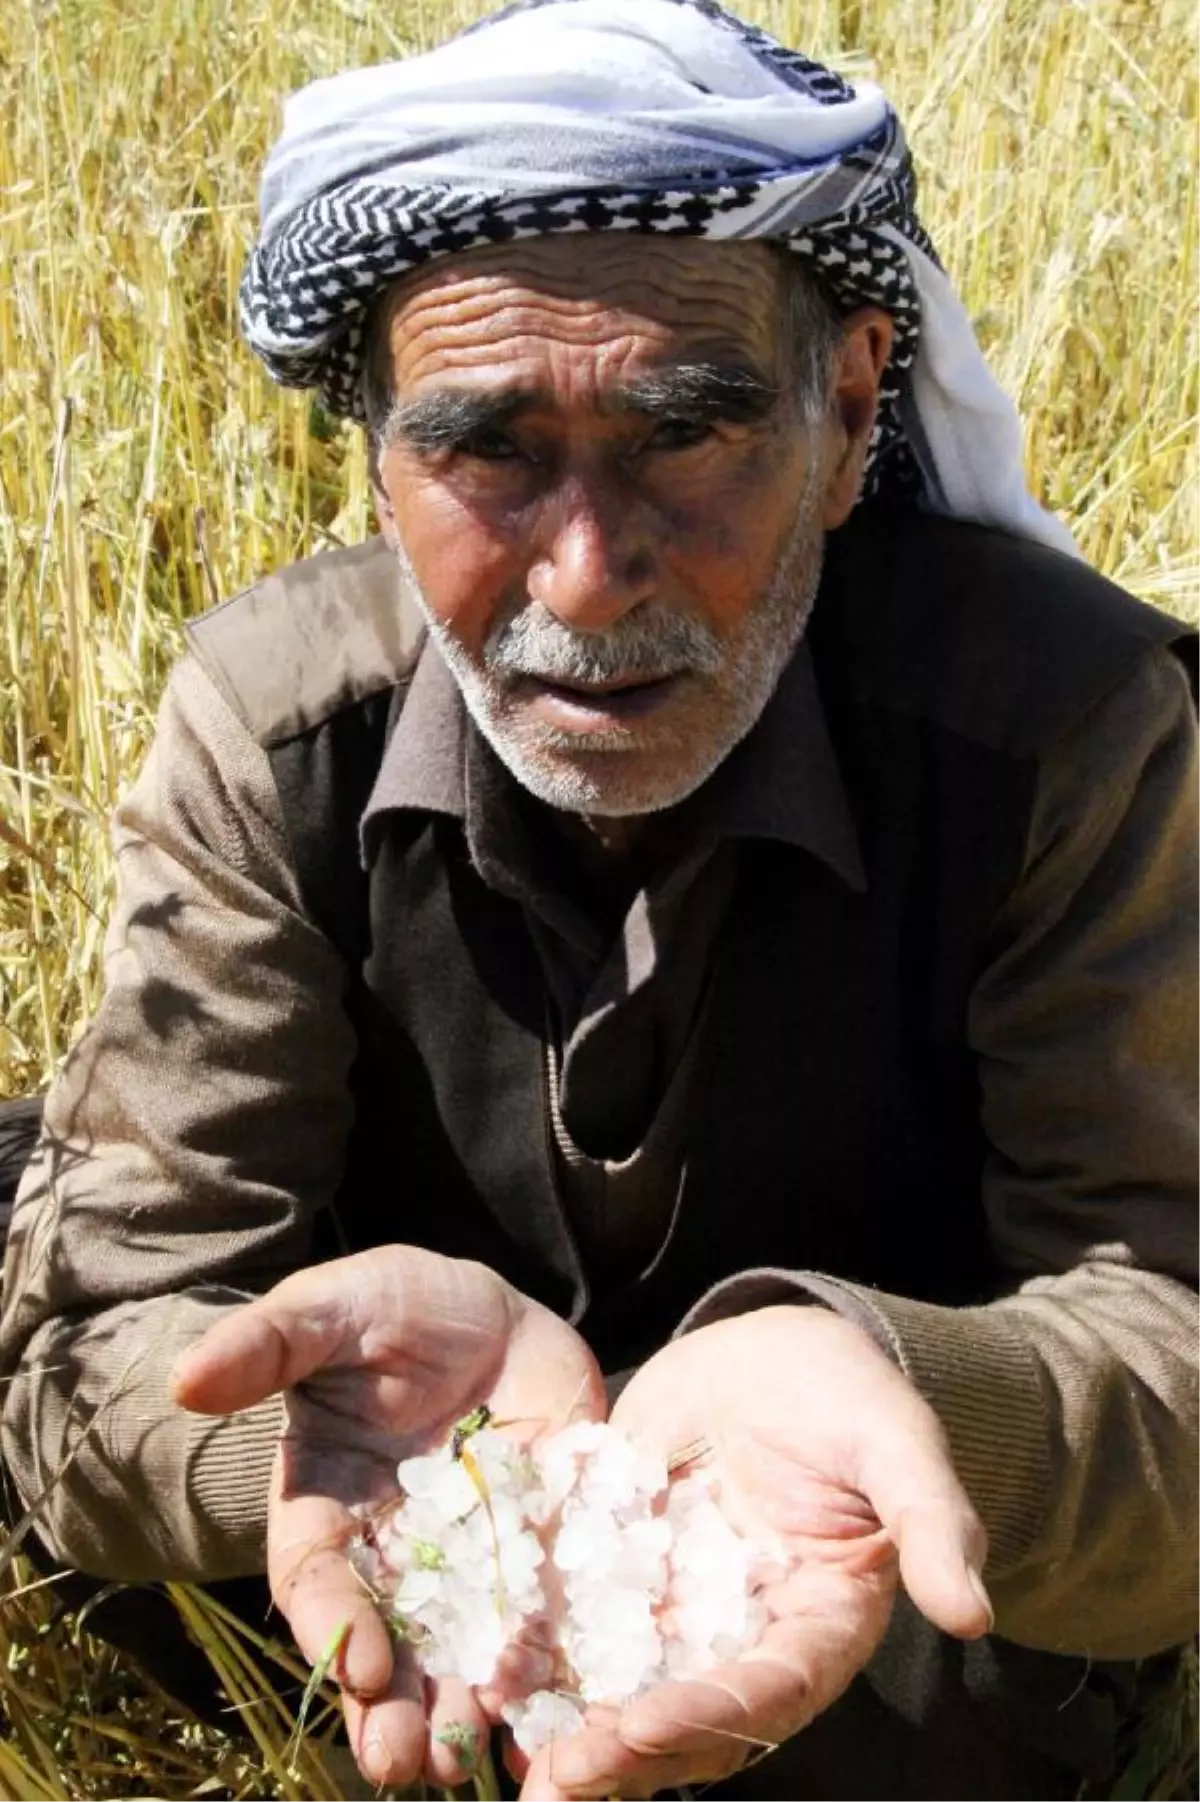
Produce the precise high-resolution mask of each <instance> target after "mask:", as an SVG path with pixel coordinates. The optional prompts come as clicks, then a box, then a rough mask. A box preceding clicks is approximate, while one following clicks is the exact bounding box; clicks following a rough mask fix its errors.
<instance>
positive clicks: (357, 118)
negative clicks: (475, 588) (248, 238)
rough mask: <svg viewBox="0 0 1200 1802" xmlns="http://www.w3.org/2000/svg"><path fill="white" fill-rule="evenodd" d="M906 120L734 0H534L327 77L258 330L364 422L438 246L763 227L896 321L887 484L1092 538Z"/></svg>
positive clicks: (884, 437) (281, 356)
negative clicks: (971, 304) (924, 197)
mask: <svg viewBox="0 0 1200 1802" xmlns="http://www.w3.org/2000/svg"><path fill="white" fill-rule="evenodd" d="M915 196H916V181H915V177H914V174H913V169H912V161H911V158H910V156H909V153H908V148H907V145H906V143H905V139H904V133H903V130H902V129H901V126H900V122H899V120H898V119H897V117H896V114H895V112H894V111H893V110H892V108H891V106H890V105H889V103H888V101H887V100H886V98H885V97H884V95H883V94H882V93H881V92H880V91H879V89H878V88H876V87H875V86H873V85H872V84H871V83H869V82H860V83H859V84H858V85H857V86H856V87H852V86H850V85H849V84H848V83H847V82H845V81H843V80H842V78H841V77H840V76H838V75H836V74H834V73H833V72H832V71H831V70H829V69H826V68H824V67H823V66H822V65H821V64H820V63H816V62H813V61H811V60H810V59H809V58H807V57H805V56H802V55H800V54H798V53H797V52H795V51H791V50H787V49H785V48H784V46H783V45H781V44H779V43H777V42H776V41H775V39H773V38H771V37H769V36H768V35H767V34H766V33H765V32H762V31H759V30H758V29H757V28H755V27H753V26H750V25H747V24H745V23H744V22H743V21H742V20H740V19H738V18H736V17H735V16H734V15H733V14H731V13H728V12H726V11H724V9H723V8H722V7H720V6H719V5H717V4H716V3H715V0H517V4H516V5H515V6H510V7H508V8H507V10H505V11H504V12H501V13H499V14H496V15H495V16H494V17H492V18H490V19H486V20H485V21H484V22H483V23H482V24H481V25H478V26H475V27H473V28H472V29H471V30H470V31H467V32H464V33H463V34H462V36H460V37H458V38H456V39H454V40H453V41H452V42H451V43H449V44H445V45H443V46H442V47H441V48H440V49H438V50H434V51H431V52H430V53H429V54H428V55H425V56H418V57H412V58H410V59H409V60H407V61H404V62H394V63H384V64H381V65H379V66H377V67H375V68H369V69H359V70H352V71H350V72H348V73H347V74H344V75H337V76H334V77H332V78H331V79H330V80H327V81H318V82H314V83H313V84H312V85H311V86H310V87H307V88H304V89H303V90H302V91H301V92H300V93H298V94H296V95H295V96H294V97H293V98H292V99H291V100H290V101H289V102H288V104H287V108H286V112H285V116H284V129H283V134H282V136H281V137H280V139H279V141H278V143H277V144H276V145H275V147H274V149H273V150H272V151H271V154H270V157H269V159H268V162H267V167H266V172H265V176H264V179H263V189H262V230H261V235H260V237H259V241H258V243H257V245H256V246H255V248H254V250H253V252H252V254H251V257H250V261H249V263H248V265H247V268H246V273H245V276H244V279H243V283H242V326H243V330H244V332H245V335H246V337H247V339H248V341H249V343H250V344H251V346H252V347H253V348H254V350H256V351H257V352H258V354H259V355H260V356H261V357H262V358H263V360H264V362H265V363H266V365H267V367H268V369H270V371H271V373H272V374H273V375H274V376H275V377H276V379H277V380H279V381H281V382H284V383H286V384H288V385H289V386H293V387H316V388H319V389H320V390H321V393H322V397H323V399H324V400H325V403H326V405H327V406H329V407H330V408H331V410H332V411H334V412H337V413H345V414H349V415H351V416H352V417H354V418H357V419H360V420H361V419H362V418H363V411H362V392H361V390H362V383H361V377H362V359H363V344H364V337H365V331H364V324H365V318H366V314H367V310H368V308H369V307H370V304H371V302H372V300H373V299H374V298H375V297H376V295H377V294H378V293H379V292H380V290H381V289H382V288H384V287H386V286H387V285H388V284H389V283H391V282H392V281H394V280H395V279H396V278H397V277H399V276H401V275H403V274H405V273H406V272H407V271H408V270H411V269H414V268H416V267H417V266H419V265H420V264H422V263H425V262H427V261H429V260H430V259H431V258H434V257H437V256H439V255H444V254H446V253H448V252H454V251H463V250H470V249H473V248H476V247H479V246H482V245H486V244H497V243H504V242H506V241H508V240H510V239H513V238H520V237H532V236H541V235H544V234H548V233H561V232H593V231H634V232H674V233H687V234H690V235H693V236H699V237H705V238H711V239H740V238H742V239H754V238H765V239H771V240H774V241H776V242H777V243H779V244H781V245H782V246H784V247H786V248H787V249H788V250H790V251H792V252H793V253H794V254H796V255H797V256H799V257H800V258H802V259H803V260H804V261H805V262H806V263H807V264H808V265H809V266H810V267H811V268H812V270H813V271H814V272H815V273H816V274H817V275H818V276H819V277H820V279H821V280H822V282H823V283H824V285H825V287H826V290H827V291H828V292H829V293H830V294H831V296H832V298H833V300H834V301H835V303H836V305H837V306H838V307H839V308H840V309H841V310H842V311H849V310H850V309H852V308H853V307H855V306H861V305H863V304H864V303H867V302H873V303H875V304H877V305H880V306H883V307H885V308H886V309H887V310H888V312H889V313H890V314H891V316H892V318H893V320H894V322H895V328H896V331H895V345H894V349H893V352H892V357H891V360H890V362H889V365H888V369H887V372H886V373H885V378H884V382H883V386H882V389H881V405H880V414H879V421H878V423H877V426H876V431H875V441H874V443H873V446H872V456H871V464H870V470H869V484H870V486H871V487H872V488H875V487H879V486H882V485H888V486H892V485H898V486H901V487H910V488H916V489H917V491H918V492H919V494H920V497H921V499H922V501H923V503H924V504H925V505H926V506H928V507H929V508H931V509H932V510H933V511H935V512H938V513H945V514H950V515H952V516H954V517H956V518H961V519H972V520H977V521H979V522H981V523H983V524H987V525H994V526H999V527H1001V528H1003V529H1006V530H1008V531H1011V532H1017V533H1020V534H1023V535H1024V536H1026V537H1029V538H1034V539H1037V540H1039V541H1040V542H1042V543H1044V544H1048V545H1051V546H1052V547H1054V548H1055V549H1058V550H1064V551H1069V552H1071V551H1074V544H1073V541H1072V539H1071V537H1070V534H1069V533H1068V532H1067V530H1066V528H1065V526H1063V525H1062V524H1061V523H1060V522H1059V521H1058V520H1056V519H1054V518H1053V517H1052V516H1051V515H1049V514H1047V513H1046V512H1044V511H1043V509H1042V508H1041V507H1039V506H1038V505H1037V503H1036V502H1035V501H1034V499H1033V497H1032V496H1031V495H1030V494H1029V492H1028V490H1027V488H1026V486H1025V479H1024V474H1023V471H1022V433H1021V425H1020V421H1019V419H1018V417H1017V413H1016V410H1015V408H1014V407H1013V405H1012V403H1011V402H1010V401H1009V400H1008V399H1007V398H1006V396H1005V395H1004V394H1002V392H1001V391H1000V389H999V388H998V387H997V385H996V383H995V382H994V380H993V379H992V376H991V374H990V372H989V371H988V368H987V365H986V363H985V362H984V359H983V355H982V353H981V351H980V349H979V346H978V344H977V342H976V340H975V335H974V332H973V331H972V329H971V324H970V320H969V319H968V317H967V314H966V311H965V309H964V307H963V305H962V303H961V301H960V300H959V299H958V297H957V295H956V294H955V292H954V290H953V288H952V287H951V285H950V283H949V281H948V280H947V279H946V276H945V275H944V273H943V272H942V269H941V266H940V265H939V263H938V261H937V257H936V254H935V252H934V250H933V246H932V245H931V243H930V241H929V239H928V238H927V236H926V234H925V232H924V230H923V229H922V227H921V224H920V221H919V220H918V218H917V215H916V211H915Z"/></svg>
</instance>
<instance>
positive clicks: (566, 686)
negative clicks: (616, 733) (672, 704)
mask: <svg viewBox="0 0 1200 1802" xmlns="http://www.w3.org/2000/svg"><path fill="white" fill-rule="evenodd" d="M682 680H683V672H677V673H676V674H674V675H669V676H656V677H652V678H650V679H648V680H647V679H645V678H642V677H635V678H633V679H632V680H631V679H630V678H628V677H624V678H622V677H618V678H616V679H614V680H612V681H608V682H594V683H582V682H551V681H547V680H546V679H545V678H543V677H541V676H523V677H521V678H520V680H519V682H518V684H517V690H518V693H520V694H521V695H523V696H524V697H525V698H527V699H528V700H529V702H530V703H531V704H532V705H533V706H534V708H535V709H536V710H537V712H538V713H539V714H541V715H542V717H543V718H545V719H547V720H548V721H550V722H551V723H552V724H554V725H556V726H561V727H565V728H566V730H567V731H571V730H574V731H576V732H596V731H603V730H604V728H605V726H606V725H617V724H619V723H621V722H623V721H625V720H630V719H637V718H639V717H640V716H642V715H644V714H647V713H651V712H653V711H654V709H655V708H657V707H660V706H661V705H662V704H663V702H664V701H665V700H667V698H668V697H669V696H670V695H672V694H673V693H674V692H675V690H676V689H677V688H678V686H679V684H680V682H681V681H682Z"/></svg>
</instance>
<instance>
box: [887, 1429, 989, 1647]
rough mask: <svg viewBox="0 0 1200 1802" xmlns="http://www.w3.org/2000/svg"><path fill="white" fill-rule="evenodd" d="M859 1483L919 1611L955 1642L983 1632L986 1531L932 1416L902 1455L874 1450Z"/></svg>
mask: <svg viewBox="0 0 1200 1802" xmlns="http://www.w3.org/2000/svg"><path fill="white" fill-rule="evenodd" d="M927 1412H929V1411H927ZM862 1478H863V1488H864V1491H865V1493H866V1494H867V1496H868V1497H869V1498H870V1501H871V1505H872V1507H873V1508H874V1509H875V1512H876V1514H877V1515H878V1516H879V1519H880V1520H881V1522H882V1523H883V1525H884V1526H885V1527H886V1528H887V1529H888V1532H889V1534H890V1535H891V1539H892V1542H893V1544H894V1545H895V1547H896V1550H897V1552H898V1553H899V1556H900V1577H901V1581H902V1582H903V1584H904V1587H905V1589H906V1590H907V1591H908V1593H909V1595H910V1596H911V1597H912V1599H913V1601H914V1602H915V1603H916V1605H917V1607H918V1608H919V1609H920V1610H921V1613H922V1614H924V1615H925V1616H926V1617H927V1618H928V1619H929V1620H931V1621H932V1622H933V1624H934V1626H935V1627H940V1628H941V1629H942V1630H943V1632H946V1633H953V1634H955V1635H956V1636H957V1637H958V1638H959V1639H976V1638H978V1637H979V1636H980V1635H981V1634H983V1633H987V1632H989V1631H990V1629H991V1625H992V1607H991V1602H990V1601H989V1599H988V1594H987V1589H986V1587H985V1586H984V1582H983V1577H982V1571H983V1565H984V1560H985V1559H986V1557H987V1534H986V1532H985V1531H984V1528H983V1524H982V1522H981V1521H980V1519H979V1516H978V1515H977V1514H976V1512H975V1510H974V1508H973V1507H972V1506H971V1503H970V1500H969V1498H968V1496H967V1492H966V1490H965V1489H964V1488H963V1486H962V1484H961V1483H960V1482H959V1480H958V1477H957V1476H956V1474H955V1471H954V1466H953V1464H952V1463H951V1461H950V1453H949V1450H948V1448H947V1446H946V1442H945V1436H944V1434H943V1433H942V1430H941V1427H940V1425H939V1424H938V1422H937V1420H936V1419H935V1417H934V1416H933V1414H932V1412H929V1419H928V1425H927V1426H926V1427H924V1428H923V1429H922V1428H918V1429H917V1430H916V1431H910V1432H908V1433H907V1434H906V1436H905V1442H904V1446H903V1449H902V1451H896V1452H895V1453H894V1454H893V1453H891V1452H885V1451H884V1450H883V1449H882V1448H881V1449H879V1450H873V1451H872V1452H871V1453H870V1454H869V1455H868V1457H867V1459H866V1460H865V1461H864V1468H863V1472H862Z"/></svg>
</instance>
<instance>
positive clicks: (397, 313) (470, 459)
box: [378, 236, 836, 816]
mask: <svg viewBox="0 0 1200 1802" xmlns="http://www.w3.org/2000/svg"><path fill="white" fill-rule="evenodd" d="M780 290H781V282H780V275H779V271H778V266H777V264H776V262H775V261H774V259H773V258H772V257H771V256H770V255H769V253H767V252H766V251H765V250H764V249H763V248H762V247H761V246H714V245H709V244H704V243H698V242H696V241H694V240H684V241H673V240H664V239H654V238H646V237H635V236H630V237H628V238H625V237H619V238H618V237H609V238H586V239H584V238H569V239H537V240H533V241H530V242H527V243H516V244H512V245H505V246H501V247H497V248H496V249H495V250H485V251H478V252H472V253H471V254H469V255H466V256H463V257H462V258H460V259H456V260H447V261H443V262H439V263H438V264H437V265H436V266H435V268H434V269H433V270H431V271H430V272H428V273H426V274H423V275H418V276H416V277H413V278H409V279H408V280H407V281H406V282H405V283H404V284H403V285H402V286H401V287H400V288H399V289H398V290H397V292H396V294H395V296H394V299H393V302H392V305H391V309H390V314H389V317H388V321H387V332H388V344H389V348H390V354H391V368H392V383H393V393H394V397H395V402H396V408H397V411H396V412H395V413H394V414H393V426H394V435H391V436H390V442H388V443H387V444H386V447H385V448H384V450H383V451H382V453H381V455H380V458H379V468H378V486H379V502H380V511H381V517H382V519H383V523H384V529H385V531H386V532H387V534H388V536H389V538H390V540H391V541H392V543H393V545H394V546H395V548H396V550H397V552H398V554H399V555H400V556H401V558H402V560H403V561H404V562H405V563H406V564H407V565H408V566H409V567H410V569H411V573H412V575H413V577H414V578H415V582H416V584H417V588H418V590H419V593H420V595H421V596H422V598H423V602H424V606H425V610H426V612H427V615H428V617H429V621H430V625H431V628H432V630H433V631H434V633H435V635H436V637H437V639H438V641H439V643H440V645H441V648H442V650H443V653H444V655H445V657H446V659H447V661H448V663H449V665H450V667H451V669H452V670H453V672H454V674H455V676H456V677H457V679H458V681H459V683H460V685H461V687H462V690H463V693H464V696H465V698H466V701H467V704H468V706H469V708H470V710H471V713H472V715H473V716H474V718H475V719H476V721H477V723H478V725H479V726H480V728H481V730H482V731H483V732H484V734H485V735H486V737H487V738H488V740H489V741H490V742H491V744H492V745H493V747H494V748H495V750H496V751H497V753H498V754H499V755H500V756H501V757H502V758H503V760H504V761H505V762H506V763H507V764H508V766H509V767H510V769H511V770H512V771H513V773H514V774H515V775H516V776H517V778H518V779H519V780H520V781H521V782H522V783H524V784H525V786H526V787H527V788H529V789H531V790H532V791H533V792H534V793H535V794H536V795H538V796H539V797H540V798H541V799H542V800H544V801H547V802H549V803H550V804H551V805H552V806H556V807H561V808H565V809H568V810H570V811H572V812H577V813H584V814H592V815H607V816H619V815H630V814H639V813H649V812H652V811H655V810H657V809H660V808H664V807H669V806H671V805H673V804H674V803H675V802H677V801H680V800H682V799H683V798H684V797H685V796H686V795H688V794H690V793H691V792H692V790H694V789H695V788H696V787H698V785H699V784H700V783H701V782H703V781H704V779H705V778H706V777H707V776H708V775H709V774H710V772H711V771H712V770H713V769H714V768H715V766H716V765H717V764H718V763H719V762H720V761H721V759H722V758H723V757H724V756H725V755H726V754H727V753H728V752H729V751H730V750H731V749H732V747H733V746H734V745H735V744H736V743H737V742H738V740H739V739H740V738H742V737H743V736H744V735H745V733H746V732H747V731H748V730H749V729H750V727H751V726H752V725H753V724H754V721H755V720H756V719H757V718H758V715H759V713H760V712H761V711H762V708H763V706H764V705H765V703H766V701H767V699H768V698H769V696H770V694H771V692H772V690H773V688H774V686H775V683H776V681H777V679H778V677H779V674H780V672H781V670H782V669H783V667H784V665H785V664H786V662H787V660H788V658H789V657H790V655H791V653H792V651H793V650H794V648H795V645H796V642H797V640H798V638H799V637H800V635H801V633H802V631H803V628H804V623H805V620H806V618H807V615H808V610H809V607H810V605H811V600H812V596H813V593H814V591H815V588H816V583H817V578H818V574H819V570H820V561H821V546H822V542H823V533H824V527H825V525H826V523H828V506H827V488H828V486H829V483H828V477H827V465H828V464H829V462H830V457H831V452H832V447H833V445H834V439H835V436H836V435H835V434H833V433H831V432H829V431H828V430H827V428H825V427H824V426H820V427H817V428H815V429H813V428H810V427H809V426H807V425H806V424H805V423H803V422H802V420H801V417H800V412H799V406H798V401H797V398H796V396H795V394H794V392H793V384H792V381H791V370H790V363H789V359H788V356H787V354H786V351H785V348H784V347H783V345H782V344H781V343H780V342H779V322H780V298H781V294H780Z"/></svg>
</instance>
